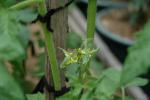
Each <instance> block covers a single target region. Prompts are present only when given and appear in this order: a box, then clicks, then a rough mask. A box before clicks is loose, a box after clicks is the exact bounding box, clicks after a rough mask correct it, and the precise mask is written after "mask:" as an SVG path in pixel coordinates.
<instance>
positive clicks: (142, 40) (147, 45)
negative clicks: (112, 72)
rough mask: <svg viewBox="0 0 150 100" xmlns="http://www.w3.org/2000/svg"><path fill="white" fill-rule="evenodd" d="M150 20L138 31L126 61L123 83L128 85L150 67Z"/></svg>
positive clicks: (122, 76) (122, 77)
mask: <svg viewBox="0 0 150 100" xmlns="http://www.w3.org/2000/svg"><path fill="white" fill-rule="evenodd" d="M149 33H150V21H148V23H147V24H146V25H145V26H144V28H143V29H142V30H141V31H140V32H139V33H137V34H138V36H137V41H136V43H135V44H134V45H133V46H131V47H130V48H129V54H128V56H127V59H126V61H125V64H124V67H123V70H122V75H121V85H126V84H127V83H128V82H130V81H132V80H133V79H134V78H136V77H137V76H139V75H141V74H144V73H146V72H147V71H148V69H149V68H150V61H149V58H150V39H149V38H150V34H149Z"/></svg>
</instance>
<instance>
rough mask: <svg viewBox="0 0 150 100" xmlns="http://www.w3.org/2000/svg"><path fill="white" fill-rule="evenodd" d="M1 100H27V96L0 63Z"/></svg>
mask: <svg viewBox="0 0 150 100" xmlns="http://www.w3.org/2000/svg"><path fill="white" fill-rule="evenodd" d="M0 90H1V91H0V100H25V96H24V94H23V92H22V90H21V88H20V87H19V85H18V84H17V83H16V81H15V80H14V79H13V77H12V76H11V75H10V74H9V73H8V72H7V70H6V68H5V66H4V65H3V64H1V63H0Z"/></svg>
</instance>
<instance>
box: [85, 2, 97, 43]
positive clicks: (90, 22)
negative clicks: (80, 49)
mask: <svg viewBox="0 0 150 100" xmlns="http://www.w3.org/2000/svg"><path fill="white" fill-rule="evenodd" d="M96 1H97V0H89V2H88V16H87V39H92V42H93V39H94V32H95V17H96V10H97V7H96Z"/></svg>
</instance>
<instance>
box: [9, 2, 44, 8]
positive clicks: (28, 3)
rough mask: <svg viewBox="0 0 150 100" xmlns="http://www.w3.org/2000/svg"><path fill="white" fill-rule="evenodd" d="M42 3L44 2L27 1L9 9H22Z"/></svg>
mask: <svg viewBox="0 0 150 100" xmlns="http://www.w3.org/2000/svg"><path fill="white" fill-rule="evenodd" d="M40 2H42V0H25V1H22V2H20V3H17V4H16V5H13V6H11V7H10V8H9V9H15V10H17V9H22V8H25V7H27V6H29V5H33V4H36V3H40Z"/></svg>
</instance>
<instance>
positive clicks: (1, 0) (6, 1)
mask: <svg viewBox="0 0 150 100" xmlns="http://www.w3.org/2000/svg"><path fill="white" fill-rule="evenodd" d="M16 2H17V0H0V4H1V5H2V6H3V7H9V6H11V5H13V4H15V3H16Z"/></svg>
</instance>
